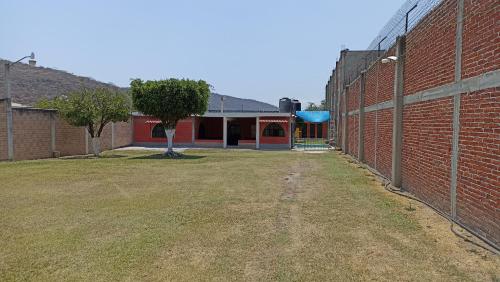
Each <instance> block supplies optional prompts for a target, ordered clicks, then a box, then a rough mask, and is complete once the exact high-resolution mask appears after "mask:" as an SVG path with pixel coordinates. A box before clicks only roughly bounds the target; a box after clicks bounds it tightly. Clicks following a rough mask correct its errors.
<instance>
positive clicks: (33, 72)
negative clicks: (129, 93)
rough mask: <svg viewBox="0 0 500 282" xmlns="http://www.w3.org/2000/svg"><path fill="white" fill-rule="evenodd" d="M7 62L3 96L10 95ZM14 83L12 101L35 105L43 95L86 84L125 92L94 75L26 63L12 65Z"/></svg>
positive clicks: (0, 70)
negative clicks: (7, 82) (7, 91)
mask: <svg viewBox="0 0 500 282" xmlns="http://www.w3.org/2000/svg"><path fill="white" fill-rule="evenodd" d="M7 62H8V61H6V60H2V59H0V98H5V97H6V93H5V81H4V79H5V75H4V71H5V69H4V64H5V63H7ZM10 86H11V88H10V89H11V94H12V101H13V102H15V103H19V104H23V105H33V104H35V103H36V102H37V101H39V100H40V99H41V98H49V99H50V98H54V97H56V96H60V95H63V94H68V93H69V92H71V91H75V90H78V89H81V88H83V87H87V88H95V87H110V88H114V89H119V90H123V91H125V89H123V88H120V87H118V86H115V85H112V84H110V83H104V82H100V81H97V80H95V79H93V78H90V77H83V76H78V75H74V74H71V73H68V72H65V71H61V70H56V69H51V68H45V67H31V66H29V65H28V64H22V63H18V64H16V65H15V66H14V67H12V68H11V71H10Z"/></svg>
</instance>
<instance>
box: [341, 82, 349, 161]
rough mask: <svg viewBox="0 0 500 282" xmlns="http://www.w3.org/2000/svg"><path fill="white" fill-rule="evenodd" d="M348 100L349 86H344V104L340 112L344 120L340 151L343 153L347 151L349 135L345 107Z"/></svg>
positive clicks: (347, 114)
mask: <svg viewBox="0 0 500 282" xmlns="http://www.w3.org/2000/svg"><path fill="white" fill-rule="evenodd" d="M348 102H349V87H348V86H347V87H345V89H344V106H343V107H342V108H343V109H342V112H343V114H344V120H343V122H342V152H344V154H347V153H348V152H349V151H348V146H349V137H348V134H349V130H348V129H349V124H348V120H349V112H348V110H347V109H348V107H347V104H348Z"/></svg>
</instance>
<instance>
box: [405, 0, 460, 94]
mask: <svg viewBox="0 0 500 282" xmlns="http://www.w3.org/2000/svg"><path fill="white" fill-rule="evenodd" d="M456 17H457V1H456V0H444V1H443V3H442V4H441V5H439V6H438V7H436V9H435V10H434V11H433V12H432V13H431V14H429V15H427V16H426V17H425V18H424V19H423V20H422V22H421V23H420V24H419V25H418V26H417V27H415V29H413V30H412V31H411V32H410V33H409V34H408V36H407V39H406V65H405V95H409V94H413V93H415V92H418V91H422V90H424V89H429V88H432V87H435V86H438V85H442V84H447V83H451V82H453V80H454V77H455V76H454V69H455V33H456V22H457V21H456Z"/></svg>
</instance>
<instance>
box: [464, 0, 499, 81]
mask: <svg viewBox="0 0 500 282" xmlns="http://www.w3.org/2000/svg"><path fill="white" fill-rule="evenodd" d="M464 15H466V16H465V17H464V23H463V39H462V40H463V43H462V52H463V53H462V77H463V78H468V77H472V76H476V75H479V74H481V73H485V72H488V71H492V70H495V69H498V68H499V66H500V24H499V22H500V8H499V3H498V0H481V1H478V0H465V3H464Z"/></svg>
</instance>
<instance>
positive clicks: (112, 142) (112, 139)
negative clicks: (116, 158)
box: [111, 122, 115, 150]
mask: <svg viewBox="0 0 500 282" xmlns="http://www.w3.org/2000/svg"><path fill="white" fill-rule="evenodd" d="M114 148H115V123H114V122H112V123H111V150H113V149H114Z"/></svg>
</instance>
